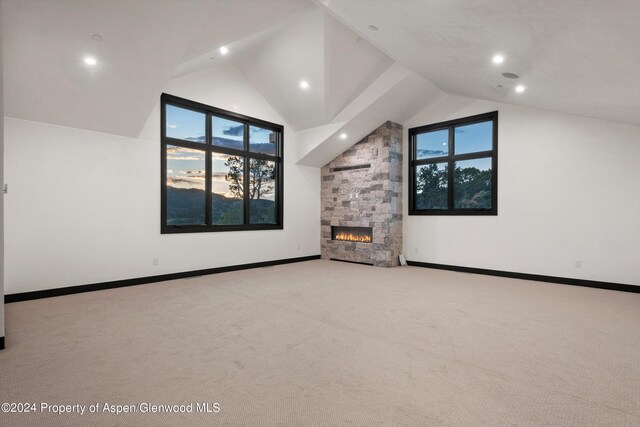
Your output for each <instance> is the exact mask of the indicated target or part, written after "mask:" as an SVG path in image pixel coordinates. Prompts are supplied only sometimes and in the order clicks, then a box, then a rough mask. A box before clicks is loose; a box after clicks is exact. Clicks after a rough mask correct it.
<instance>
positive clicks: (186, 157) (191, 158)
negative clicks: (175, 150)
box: [167, 155, 204, 160]
mask: <svg viewBox="0 0 640 427" xmlns="http://www.w3.org/2000/svg"><path fill="white" fill-rule="evenodd" d="M167 160H204V158H202V157H198V156H171V155H168V156H167Z"/></svg>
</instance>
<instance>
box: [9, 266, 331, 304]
mask: <svg viewBox="0 0 640 427" xmlns="http://www.w3.org/2000/svg"><path fill="white" fill-rule="evenodd" d="M314 259H320V255H310V256H303V257H298V258H285V259H277V260H273V261H262V262H254V263H251V264H239V265H230V266H228V267H216V268H207V269H204V270H193V271H183V272H180V273H170V274H161V275H158V276H146V277H138V278H135V279H125V280H115V281H113V282H102V283H92V284H89V285H78V286H69V287H66V288H56V289H45V290H42V291H32V292H21V293H17V294H9V295H5V296H4V302H5V304H8V303H12V302H20V301H29V300H33V299H40V298H50V297H59V296H62V295H71V294H79V293H82V292H92V291H102V290H104V289H114V288H122V287H125V286H136V285H145V284H147V283H155V282H164V281H167V280H175V279H184V278H187V277H195V276H205V275H208V274H218V273H226V272H229V271H238V270H248V269H251V268H261V267H270V266H273V265H281V264H291V263H294V262H303V261H311V260H314Z"/></svg>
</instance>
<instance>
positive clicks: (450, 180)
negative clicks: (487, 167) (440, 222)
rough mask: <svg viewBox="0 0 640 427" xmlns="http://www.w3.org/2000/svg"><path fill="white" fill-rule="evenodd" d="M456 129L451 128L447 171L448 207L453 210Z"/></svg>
mask: <svg viewBox="0 0 640 427" xmlns="http://www.w3.org/2000/svg"><path fill="white" fill-rule="evenodd" d="M454 135H455V132H454V129H453V128H452V127H451V128H449V159H448V166H449V167H448V168H447V169H448V171H447V181H448V182H447V209H449V210H451V209H453V167H454V161H453V157H454V156H453V150H454V145H455V140H454V138H455V137H454Z"/></svg>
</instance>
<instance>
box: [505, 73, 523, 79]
mask: <svg viewBox="0 0 640 427" xmlns="http://www.w3.org/2000/svg"><path fill="white" fill-rule="evenodd" d="M502 77H506V78H508V79H519V78H520V76H519V75H517V74H515V73H502Z"/></svg>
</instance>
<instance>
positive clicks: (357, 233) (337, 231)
mask: <svg viewBox="0 0 640 427" xmlns="http://www.w3.org/2000/svg"><path fill="white" fill-rule="evenodd" d="M331 239H332V240H340V241H343V242H358V243H371V242H372V241H373V228H372V227H340V226H332V227H331Z"/></svg>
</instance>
